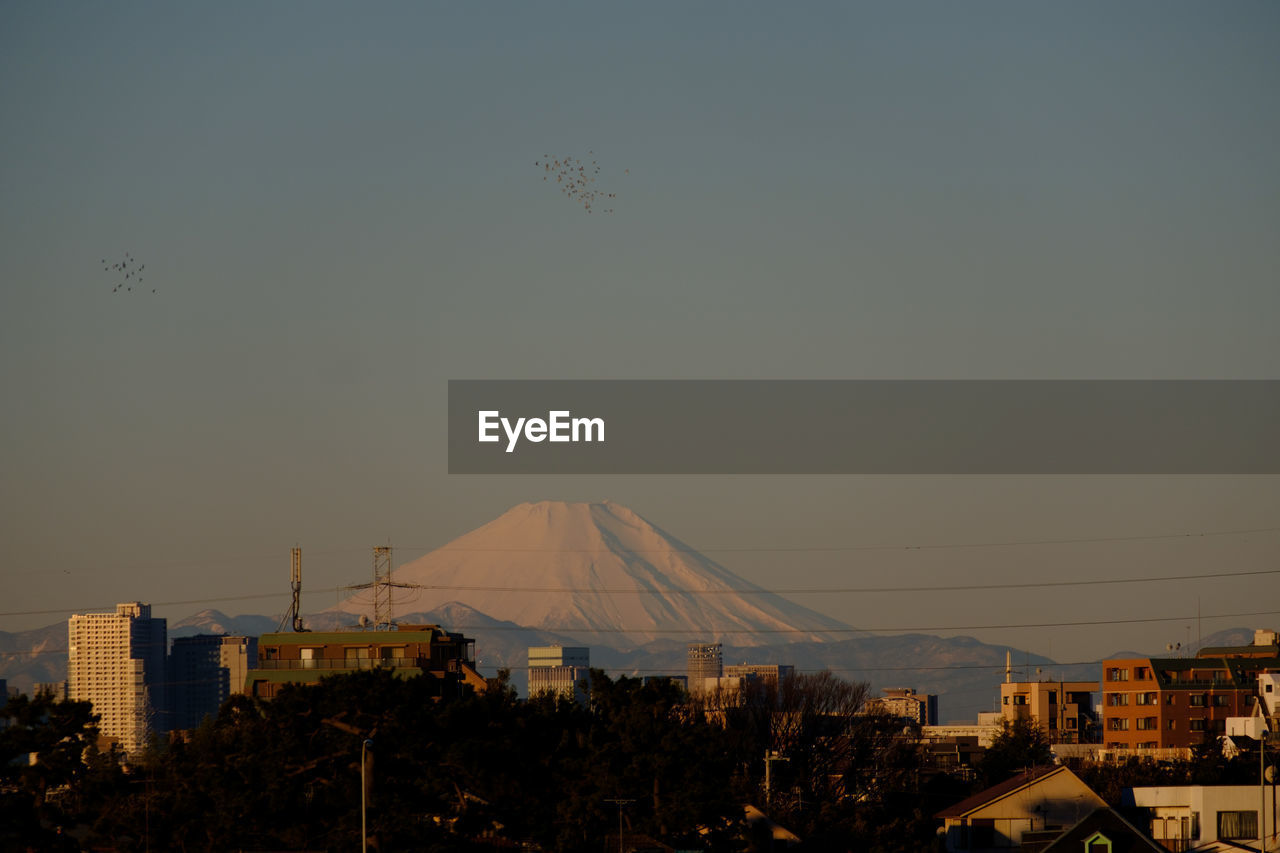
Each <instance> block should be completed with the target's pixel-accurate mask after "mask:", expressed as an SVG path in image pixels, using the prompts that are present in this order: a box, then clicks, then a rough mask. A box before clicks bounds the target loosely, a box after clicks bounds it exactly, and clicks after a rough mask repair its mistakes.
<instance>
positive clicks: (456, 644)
mask: <svg viewBox="0 0 1280 853" xmlns="http://www.w3.org/2000/svg"><path fill="white" fill-rule="evenodd" d="M474 662H475V640H472V639H468V638H467V637H464V636H463V635H462V634H456V633H451V632H449V631H445V630H444V629H442V628H441V627H440V626H438V625H402V626H400V628H399V629H398V630H395V631H332V632H310V631H301V632H296V633H294V632H290V633H281V634H263V635H262V636H261V637H259V638H258V666H257V668H256V669H253V670H250V671H249V674H248V676H247V677H246V679H245V692H246V693H248V694H249V695H251V696H255V697H258V698H261V699H270V698H271V697H272V696H275V695H276V693H277V692H279V690H280V688H281V687H282V686H283V685H285V684H314V683H316V682H318V681H319V680H320V679H321V678H324V677H325V676H327V675H337V674H341V673H344V672H354V671H357V670H361V669H390V670H392V671H394V672H395V674H396V675H397V676H400V677H403V678H411V677H413V676H416V675H422V674H425V675H427V676H428V677H430V678H431V679H433V681H434V682H435V683H436V696H437V697H448V696H457V695H461V693H462V692H463V690H465V689H467V688H470V689H474V690H481V691H482V690H484V689H485V688H486V686H487V683H486V681H485V679H484V678H483V677H482V676H481V675H480V674H479V673H478V672H476V669H475V663H474Z"/></svg>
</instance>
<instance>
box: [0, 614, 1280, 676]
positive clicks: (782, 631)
mask: <svg viewBox="0 0 1280 853" xmlns="http://www.w3.org/2000/svg"><path fill="white" fill-rule="evenodd" d="M1277 615H1280V610H1255V611H1251V612H1247V613H1216V614H1208V613H1205V614H1200V615H1199V616H1196V615H1194V614H1193V615H1190V616H1186V615H1184V616H1148V617H1139V618H1133V619H1095V620H1088V621H1076V622H1027V623H1018V624H1010V623H1006V624H991V625H931V626H922V627H908V626H894V627H880V628H817V629H810V628H723V629H715V630H710V631H709V630H706V629H697V628H621V627H594V628H564V627H556V628H530V627H526V626H523V625H450V626H449V630H450V631H454V632H462V631H477V632H489V631H542V632H544V633H549V634H631V633H636V634H662V635H676V636H679V635H682V634H683V635H686V636H692V637H705V636H707V635H708V634H716V635H717V636H720V635H728V634H733V635H744V634H745V635H750V636H773V635H779V636H785V635H794V634H829V635H836V634H844V635H856V634H918V633H931V632H935V631H997V630H1014V629H1025V628H1082V627H1095V626H1100V625H1140V624H1150V623H1155V622H1187V621H1190V620H1193V619H1196V618H1199V619H1202V620H1203V619H1210V620H1212V619H1243V618H1246V617H1254V616H1277ZM350 633H351V635H352V636H353V637H358V636H360V635H361V634H362V633H363V632H360V631H352V632H350ZM66 652H67V649H66V648H60V649H43V650H40V651H21V652H0V657H10V658H13V657H32V658H35V657H41V656H44V655H49V654H65V653H66ZM1053 665H1054V666H1061V665H1065V664H1053Z"/></svg>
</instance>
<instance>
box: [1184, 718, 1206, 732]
mask: <svg viewBox="0 0 1280 853" xmlns="http://www.w3.org/2000/svg"><path fill="white" fill-rule="evenodd" d="M1188 728H1190V729H1191V731H1193V732H1202V731H1204V718H1200V719H1197V720H1192V721H1191V725H1190V726H1189V727H1188Z"/></svg>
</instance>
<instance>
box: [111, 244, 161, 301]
mask: <svg viewBox="0 0 1280 853" xmlns="http://www.w3.org/2000/svg"><path fill="white" fill-rule="evenodd" d="M146 268H147V265H146V264H143V263H139V262H138V259H137V258H135V257H134V256H133V255H131V254H129V253H128V252H125V253H124V257H123V258H121V259H120V260H118V261H116V262H114V263H111V262H109V261H108V260H107V259H106V258H103V259H102V271H103V272H105V273H110V274H111V280H112V282H113V284H112V287H111V292H112V293H119V292H120V291H122V290H123V291H124V292H125V293H132V292H133V290H134V288H137V290H138V292H139V293H141V292H142V290H143V289H144V288H143V287H142V281H143V278H142V272H143V270H145V269H146ZM151 292H152V293H155V292H156V289H155V288H154V287H153V288H151Z"/></svg>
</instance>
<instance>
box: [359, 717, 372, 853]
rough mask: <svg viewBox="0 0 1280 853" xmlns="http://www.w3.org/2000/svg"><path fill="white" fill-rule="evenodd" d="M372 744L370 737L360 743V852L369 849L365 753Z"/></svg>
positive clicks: (362, 852) (367, 784) (367, 786)
mask: <svg viewBox="0 0 1280 853" xmlns="http://www.w3.org/2000/svg"><path fill="white" fill-rule="evenodd" d="M372 746H373V741H372V740H371V739H370V738H365V739H364V740H363V741H361V743H360V851H361V853H367V851H368V850H369V830H368V823H367V821H366V819H365V810H366V807H367V805H368V802H367V800H368V798H367V796H366V795H367V792H368V790H369V783H368V781H367V780H366V778H365V765H366V761H365V753H366V752H367V751H368V750H369V748H370V747H372Z"/></svg>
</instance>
